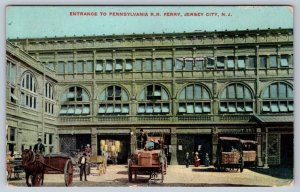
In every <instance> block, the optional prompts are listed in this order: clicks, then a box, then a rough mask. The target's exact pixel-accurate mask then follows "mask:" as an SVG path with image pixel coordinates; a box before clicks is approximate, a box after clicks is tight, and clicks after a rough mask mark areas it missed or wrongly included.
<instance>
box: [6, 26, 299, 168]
mask: <svg viewBox="0 0 300 192" xmlns="http://www.w3.org/2000/svg"><path fill="white" fill-rule="evenodd" d="M7 47H8V49H7V55H8V56H7V60H8V62H7V67H8V70H7V71H8V73H10V74H11V73H14V74H17V75H16V76H15V77H14V79H15V80H14V82H15V85H14V84H13V83H12V81H11V79H8V83H7V93H8V97H7V104H8V105H7V124H8V130H9V131H10V133H9V134H8V135H9V138H8V142H9V143H10V144H13V145H14V147H16V149H19V148H21V147H22V146H25V147H28V146H31V145H32V144H34V142H35V140H36V139H37V136H39V137H43V138H42V139H43V140H44V142H45V143H46V145H47V147H48V148H47V150H48V152H57V151H61V152H66V153H70V152H72V151H76V150H82V148H83V147H84V146H85V145H86V144H91V146H92V153H93V154H95V155H96V154H98V155H99V154H101V153H102V152H103V150H108V149H106V148H107V147H106V148H104V145H102V144H103V143H106V144H108V145H113V144H114V143H115V142H119V143H120V149H119V150H118V162H119V163H126V162H127V157H128V155H129V154H130V153H132V152H133V151H134V150H135V149H136V148H137V144H138V143H139V141H140V138H139V132H140V129H144V130H146V131H147V132H148V133H149V135H150V136H155V137H159V136H163V137H164V142H165V150H166V152H167V155H168V161H169V163H171V164H177V163H179V164H183V163H184V154H185V153H186V152H190V153H193V152H196V151H199V152H200V154H201V155H202V157H200V158H201V159H204V155H205V154H206V153H208V155H209V157H210V159H211V162H213V161H214V160H215V154H216V149H217V142H218V137H220V136H235V137H239V138H242V139H252V140H257V141H258V162H259V165H260V166H262V165H268V164H271V165H280V164H288V163H293V138H294V134H293V130H294V128H293V111H294V109H293V72H294V69H293V30H292V29H264V30H259V29H257V30H245V31H220V32H217V31H215V32H192V33H186V32H184V33H169V34H165V33H164V34H140V35H137V34H132V35H109V36H105V35H103V36H90V37H85V36H82V37H59V38H58V37H57V38H40V39H13V40H8V45H7ZM15 52H16V53H15ZM14 67H15V68H14ZM28 76H29V77H28ZM9 77H11V75H10V76H9ZM18 77H20V79H18ZM23 81H24V82H23ZM28 82H29V83H28ZM12 90H14V91H12ZM27 100H28V101H27ZM13 101H14V102H13ZM30 101H31V102H30ZM35 103H36V104H35ZM32 105H33V106H32ZM20 108H21V109H22V110H24V112H18V113H17V112H16V111H18V110H16V109H20ZM12 130H13V131H12ZM12 132H14V134H12ZM27 132H28V133H30V134H28V135H27ZM11 135H14V141H12V140H10V139H11ZM50 137H51V143H49V142H50ZM25 138H26V139H25ZM31 138H34V139H33V140H32V139H31ZM109 147H111V146H109ZM10 148H11V147H10Z"/></svg>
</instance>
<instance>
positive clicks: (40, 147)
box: [33, 138, 45, 155]
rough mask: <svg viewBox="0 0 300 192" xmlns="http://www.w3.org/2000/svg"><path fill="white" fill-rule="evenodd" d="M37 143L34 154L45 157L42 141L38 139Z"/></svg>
mask: <svg viewBox="0 0 300 192" xmlns="http://www.w3.org/2000/svg"><path fill="white" fill-rule="evenodd" d="M37 142H38V143H37V144H35V145H34V147H33V152H35V153H37V154H41V155H43V154H44V153H45V146H44V145H43V144H42V139H41V138H38V140H37Z"/></svg>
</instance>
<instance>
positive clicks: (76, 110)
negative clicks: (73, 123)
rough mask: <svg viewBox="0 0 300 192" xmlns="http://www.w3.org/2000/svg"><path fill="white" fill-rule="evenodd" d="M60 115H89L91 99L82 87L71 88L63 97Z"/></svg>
mask: <svg viewBox="0 0 300 192" xmlns="http://www.w3.org/2000/svg"><path fill="white" fill-rule="evenodd" d="M60 101H61V109H60V112H59V114H60V115H76V116H77V115H89V114H90V97H89V94H88V92H87V91H85V90H84V89H83V88H81V87H70V88H69V89H68V90H66V91H65V92H64V93H63V95H62V97H61V100H60Z"/></svg>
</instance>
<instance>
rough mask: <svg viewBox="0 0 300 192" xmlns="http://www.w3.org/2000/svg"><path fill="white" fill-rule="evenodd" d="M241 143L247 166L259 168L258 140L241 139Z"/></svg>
mask: <svg viewBox="0 0 300 192" xmlns="http://www.w3.org/2000/svg"><path fill="white" fill-rule="evenodd" d="M241 143H242V149H243V159H244V163H245V166H254V167H255V168H257V163H258V160H257V141H254V140H242V139H241Z"/></svg>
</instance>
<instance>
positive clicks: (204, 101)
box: [177, 84, 211, 114]
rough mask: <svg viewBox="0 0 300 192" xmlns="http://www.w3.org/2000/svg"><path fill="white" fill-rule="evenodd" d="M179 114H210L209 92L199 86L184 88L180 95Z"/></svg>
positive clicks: (193, 85)
mask: <svg viewBox="0 0 300 192" xmlns="http://www.w3.org/2000/svg"><path fill="white" fill-rule="evenodd" d="M178 100H179V104H178V111H177V113H178V114H194V113H210V112H211V100H210V94H209V92H208V90H207V89H206V88H205V87H204V86H202V85H197V84H192V85H188V86H186V87H184V88H183V89H182V90H181V91H180V93H179V98H178Z"/></svg>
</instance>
